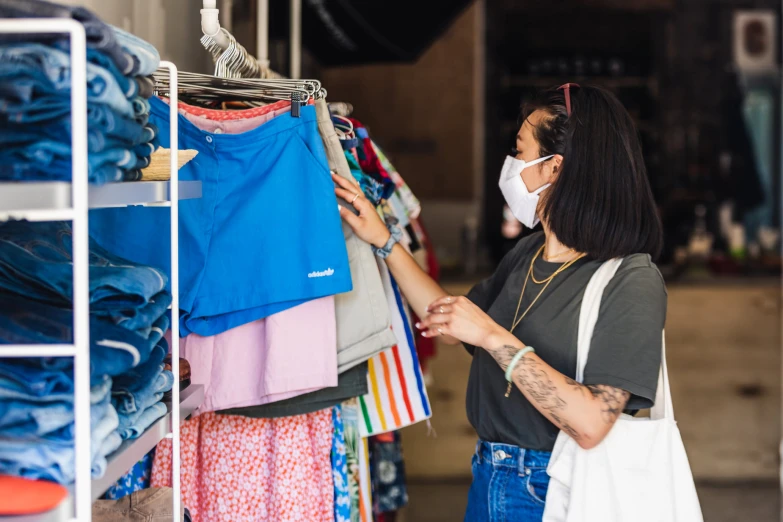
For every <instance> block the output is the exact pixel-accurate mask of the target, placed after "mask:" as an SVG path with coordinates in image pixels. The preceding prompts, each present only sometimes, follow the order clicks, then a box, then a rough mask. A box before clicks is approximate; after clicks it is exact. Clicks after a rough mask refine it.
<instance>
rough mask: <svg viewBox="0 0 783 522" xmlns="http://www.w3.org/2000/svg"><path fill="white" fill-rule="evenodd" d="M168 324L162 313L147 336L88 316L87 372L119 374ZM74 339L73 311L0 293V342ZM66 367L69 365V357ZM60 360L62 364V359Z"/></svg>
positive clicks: (99, 378)
mask: <svg viewBox="0 0 783 522" xmlns="http://www.w3.org/2000/svg"><path fill="white" fill-rule="evenodd" d="M168 326H169V318H168V316H166V315H163V316H161V317H160V318H159V319H158V321H157V322H156V324H155V328H156V330H154V331H153V332H151V333H150V334H149V336H148V337H143V336H141V335H139V334H138V333H137V332H135V331H130V330H127V329H125V328H122V327H119V326H115V325H113V324H111V323H110V322H108V321H106V320H103V319H100V318H98V317H95V316H94V315H92V314H91V316H90V376H91V379H92V382H93V383H100V382H103V376H104V375H111V376H115V375H120V374H122V373H124V372H126V371H128V370H129V369H130V368H133V367H134V366H136V365H138V364H140V363H143V362H144V361H146V360H147V358H149V355H150V352H151V351H152V348H153V347H154V346H155V344H157V343H158V341H159V340H160V338H161V334H160V333H159V331H164V332H165V330H166V329H167V328H168ZM72 341H73V311H72V310H66V309H62V308H56V307H53V306H47V305H45V304H42V303H39V302H36V301H30V300H28V299H25V298H23V297H19V296H9V295H8V294H0V344H28V343H34V344H61V343H70V342H72ZM23 361H25V362H26V363H27V364H31V365H36V364H37V365H39V367H45V365H47V364H49V361H51V358H49V359H46V358H45V359H33V358H29V359H23ZM62 361H69V362H68V366H66V368H72V367H73V366H72V364H73V363H72V360H71V359H63V360H62ZM59 364H64V363H63V362H61V363H59Z"/></svg>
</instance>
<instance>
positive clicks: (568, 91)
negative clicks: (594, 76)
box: [557, 83, 579, 116]
mask: <svg viewBox="0 0 783 522" xmlns="http://www.w3.org/2000/svg"><path fill="white" fill-rule="evenodd" d="M572 85H573V86H574V87H579V84H578V83H565V84H563V85H561V86H560V87H558V88H557V90H558V91H559V90H560V89H562V90H563V91H565V93H564V94H565V102H566V112H567V113H568V115H569V116H571V86H572Z"/></svg>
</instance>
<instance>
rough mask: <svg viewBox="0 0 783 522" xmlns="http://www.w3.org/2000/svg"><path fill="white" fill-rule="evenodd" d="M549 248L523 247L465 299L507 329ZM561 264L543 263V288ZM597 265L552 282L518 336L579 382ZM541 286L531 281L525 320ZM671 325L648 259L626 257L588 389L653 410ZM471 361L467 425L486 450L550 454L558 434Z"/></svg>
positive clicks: (605, 308) (593, 349)
mask: <svg viewBox="0 0 783 522" xmlns="http://www.w3.org/2000/svg"><path fill="white" fill-rule="evenodd" d="M543 244H544V235H543V233H537V234H533V235H531V236H528V237H526V238H524V239H522V240H520V241H519V243H518V244H517V246H516V247H515V248H514V250H512V251H511V252H509V253H508V255H506V257H504V258H503V260H502V261H501V262H500V265H499V266H498V269H497V271H496V272H495V273H494V274H493V275H492V276H491V277H490V278H489V279H486V280H485V281H482V282H481V283H479V284H478V285H476V286H475V287H473V289H472V290H471V291H470V292H469V293H468V295H467V297H468V299H470V300H471V301H473V302H474V303H475V304H476V305H477V306H479V307H480V308H481V309H482V310H484V311H485V312H487V314H489V316H490V317H492V319H494V320H495V322H497V323H498V324H499V325H501V326H503V327H505V328H507V329H508V328H510V327H511V323H512V322H513V319H514V313H515V311H516V309H517V303H518V302H519V294H520V292H521V291H522V284H523V283H524V281H525V276H526V275H527V271H528V269H529V268H530V262H531V260H532V259H533V256H534V255H535V253H536V252H537V251H538V249H539V248H540V247H541V245H543ZM560 265H561V263H548V262H546V261H544V260H543V257H542V256H539V258H538V260H537V261H536V263H535V266H534V268H533V275H534V276H535V277H536V279H538V280H539V281H540V280H542V279H544V278H546V277H548V276H549V275H551V274H552V273H554V271H555V270H557V268H558V267H560ZM599 266H601V262H600V261H595V260H591V259H588V258H583V259H581V260H579V261H577V262H576V263H575V264H574V265H572V266H571V267H569V268H568V269H567V270H565V271H564V272H562V273H560V274H559V275H557V276H555V278H554V279H553V280H552V282H551V283H550V285H549V287H547V289H546V290H545V291H544V293H543V294H541V297H539V298H538V301H536V303H535V305H534V306H533V308H532V309H531V310H530V312H528V314H527V316H525V318H524V319H523V320H522V322H521V323H520V324H519V326H517V328H516V330H515V331H514V335H515V336H516V337H517V338H518V339H520V340H521V341H522V342H524V343H525V344H526V345H528V346H532V347H534V348H535V350H536V354H538V355H539V356H540V357H541V358H542V359H543V360H544V361H546V362H547V363H549V364H550V365H551V366H552V367H553V368H555V369H556V370H557V371H559V372H561V373H563V374H565V375H567V376H569V377H571V378H574V377H575V375H576V343H577V329H578V324H579V312H580V308H581V305H582V297H583V295H584V291H585V287H586V286H587V283H588V282H589V281H590V278H591V277H592V275H593V273H594V272H595V271H596V270H597V269H598V267H599ZM542 288H543V285H538V284H535V283H533V281H532V280H530V281H528V284H527V288H526V290H525V296H524V298H523V299H522V306H521V307H520V312H519V313H520V314H522V312H524V310H525V309H526V308H527V307H528V306H530V303H531V302H532V301H533V299H535V297H536V295H538V293H539V292H540V291H541V289H542ZM665 319H666V287H665V285H664V282H663V277H661V274H660V272H659V271H658V268H657V267H656V266H655V264H654V263H653V262H652V260H651V259H650V256H649V255H647V254H634V255H631V256H628V257H626V258H625V259H624V260H623V263H622V265H620V268H619V269H618V270H617V273H616V275H615V276H614V278H613V279H612V280H611V281H610V282H609V285H608V286H607V287H606V290H604V294H603V299H602V301H601V309H600V312H599V315H598V322H597V323H596V325H595V331H594V332H593V339H592V343H591V346H590V355H589V357H588V361H587V366H586V367H585V376H584V384H606V385H609V386H614V387H617V388H621V389H623V390H626V391H628V392H630V393H631V398H630V401H629V403H628V406H627V407H628V409H629V410H638V409H643V408H649V407H651V406H652V403H653V401H654V399H655V390H656V386H657V382H658V369H659V367H660V363H661V331H662V330H663V326H664V321H665ZM466 348H467V349H468V351H469V352H470V353H471V354H473V363H472V365H471V368H470V377H469V379H468V393H467V411H468V419H469V420H470V423H471V424H472V425H473V427H474V428H475V429H476V432H477V433H478V435H479V437H480V438H481V439H483V440H486V441H489V442H501V443H505V444H514V445H516V446H520V447H523V448H527V449H533V450H542V451H551V450H552V448H553V446H554V444H555V439H556V438H557V434H558V428H557V427H555V425H554V424H552V423H551V422H549V421H548V420H547V419H546V418H545V417H544V416H543V415H541V413H539V412H538V410H536V408H535V407H534V406H533V405H532V404H531V403H530V402H529V401H528V400H527V399H526V398H525V397H524V395H522V392H520V391H519V389H517V388H516V387H515V388H514V389H513V390H512V392H511V395H510V397H508V398H506V397H505V393H506V386H507V382H506V379H505V376H504V372H503V371H502V370H501V369H500V366H498V364H497V362H495V360H494V359H493V358H492V356H491V355H489V353H487V352H486V351H485V350H482V349H479V348H475V347H473V346H466Z"/></svg>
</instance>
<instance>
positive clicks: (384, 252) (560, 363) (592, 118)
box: [334, 84, 667, 522]
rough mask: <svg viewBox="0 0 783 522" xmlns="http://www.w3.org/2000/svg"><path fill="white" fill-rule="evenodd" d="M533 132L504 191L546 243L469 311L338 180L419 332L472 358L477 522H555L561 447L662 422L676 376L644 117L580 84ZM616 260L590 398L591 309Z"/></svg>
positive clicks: (526, 248) (354, 221) (473, 516)
mask: <svg viewBox="0 0 783 522" xmlns="http://www.w3.org/2000/svg"><path fill="white" fill-rule="evenodd" d="M522 116H523V123H522V125H521V127H520V129H519V133H518V134H517V139H516V149H515V150H514V151H513V156H509V157H508V158H506V162H505V164H504V166H503V169H502V172H501V175H500V189H501V191H502V192H503V196H504V198H505V200H506V203H507V205H508V207H509V209H510V211H511V212H512V213H513V214H514V216H515V217H516V218H517V219H518V220H519V221H520V222H521V223H522V224H523V225H524V226H526V227H528V228H532V227H534V226H535V225H536V224H537V223H538V222H539V220H540V221H541V223H542V225H543V232H538V233H534V234H532V235H529V236H527V237H525V238H523V239H521V240H520V241H519V242H518V244H517V245H516V247H515V248H514V249H513V250H512V251H511V252H509V253H508V254H507V255H506V256H505V257H504V258H503V260H502V261H501V263H500V265H499V266H498V268H497V270H496V271H495V273H494V274H493V275H492V276H491V277H490V278H488V279H486V280H485V281H483V282H481V283H479V284H478V285H476V286H475V287H474V288H473V289H472V290H471V291H470V292H469V293H468V295H467V296H465V297H455V296H450V295H448V294H447V292H445V291H444V290H443V289H442V288H441V287H440V286H438V284H437V283H436V282H435V281H433V280H432V279H431V278H430V277H429V276H428V275H427V274H426V273H425V272H423V271H422V270H421V269H420V268H419V266H418V265H417V264H416V261H414V259H413V258H412V257H411V256H410V255H409V254H408V252H407V251H406V250H405V249H404V248H403V247H402V246H400V245H398V244H396V243H395V234H393V233H392V232H393V231H392V232H390V231H389V230H388V229H387V227H386V225H385V224H384V222H383V221H382V220H381V219H380V217H379V216H378V214H377V212H376V211H375V208H374V207H373V205H372V203H370V202H369V201H368V200H367V199H366V198H365V197H364V196H363V195H362V193H361V190H360V189H359V187H358V186H354V185H352V184H351V183H350V182H349V181H346V180H344V179H342V178H338V177H334V181H335V183H336V184H337V185H338V187H337V188H336V189H335V190H336V192H337V195H338V196H340V197H342V198H344V199H346V200H347V201H353V202H354V206H355V207H356V210H357V211H358V215H354V214H353V213H351V212H349V211H346V210H344V209H343V208H342V207H341V209H340V212H341V215H342V216H343V219H344V220H345V221H346V222H347V223H348V224H349V225H350V226H351V227H352V228H353V229H354V231H355V232H356V234H357V235H359V236H360V237H361V238H362V239H364V240H365V241H367V242H368V243H370V244H372V245H373V246H374V247H375V250H376V253H378V254H379V255H380V256H381V257H385V258H386V263H387V265H388V267H389V269H390V270H391V273H392V274H393V276H394V278H395V279H396V280H397V283H398V284H399V286H400V288H401V290H402V292H403V293H404V295H405V296H406V298H407V299H408V301H409V303H410V305H411V307H412V308H413V310H414V311H415V313H416V315H418V316H419V317H422V318H424V319H422V321H421V322H420V323H418V324H417V325H416V327H417V328H419V329H420V330H422V332H423V335H424V336H426V337H440V338H441V339H442V341H443V342H444V343H446V344H458V343H460V342H462V343H463V344H464V345H465V347H466V349H467V350H468V352H469V353H470V354H471V355H472V357H473V362H472V365H471V370H470V377H469V379H468V383H467V412H468V418H469V420H470V422H471V424H472V425H473V427H474V428H475V429H476V432H477V433H478V436H479V441H478V443H477V445H476V452H475V455H474V457H473V462H472V473H473V483H472V485H471V488H470V492H469V496H468V507H467V513H466V515H465V520H467V521H501V520H515V521H525V522H533V521H540V520H541V519H542V516H543V512H544V506H545V503H546V494H547V488H548V484H549V476H548V475H547V472H546V468H547V464H548V463H549V459H550V456H551V451H552V448H553V446H554V443H555V439H556V438H557V435H558V433H559V431H560V430H562V431H564V432H565V433H567V434H568V435H569V436H571V437H572V438H573V439H575V440H576V442H577V443H578V444H579V445H580V446H582V447H583V448H592V447H594V446H596V445H597V444H599V443H600V442H601V441H602V440H603V439H604V437H605V436H606V435H607V433H608V432H609V430H610V429H611V428H612V426H613V425H614V423H615V421H616V420H617V418H618V416H619V415H620V414H621V413H623V412H624V411H625V412H628V413H631V414H633V413H635V412H636V411H637V410H639V409H643V408H649V407H651V406H652V404H653V401H654V399H655V392H656V386H657V381H658V371H659V367H660V362H661V331H662V329H663V326H664V320H665V317H666V298H667V296H666V288H665V286H664V282H663V278H662V277H661V274H660V272H659V271H658V269H657V267H656V266H655V264H654V263H653V260H654V259H655V258H656V257H657V256H658V254H659V253H660V251H661V246H662V233H661V224H660V220H659V217H658V213H657V211H656V207H655V202H654V200H653V195H652V191H651V189H650V185H649V181H648V178H647V173H646V171H645V166H644V161H643V158H642V152H641V147H640V144H639V139H638V135H637V132H636V129H635V128H634V124H633V122H632V120H631V117H630V116H629V114H628V112H627V111H626V110H625V108H624V107H623V106H622V104H621V103H620V102H619V101H618V100H617V98H616V97H615V96H614V95H613V94H611V93H609V92H608V91H605V90H603V89H600V88H596V87H587V86H585V87H579V86H577V85H575V84H566V85H564V86H562V87H560V88H558V89H552V90H549V91H546V92H544V93H542V94H541V95H540V96H539V97H538V98H537V99H535V100H533V101H532V102H530V103H528V104H527V105H526V106H525V107H524V108H523V114H522ZM617 257H622V258H624V260H623V262H622V265H621V266H620V268H619V270H618V271H617V274H616V275H615V277H614V278H613V279H612V280H611V282H610V283H609V285H608V286H607V287H606V290H605V292H604V295H603V299H602V301H601V308H600V313H599V318H598V322H597V324H596V327H595V331H594V334H593V338H592V343H591V350H590V357H589V360H588V363H587V366H586V368H585V374H584V380H583V381H584V382H583V383H577V382H575V381H574V378H575V374H576V353H577V329H578V323H579V313H580V306H581V301H582V296H583V294H584V291H585V287H586V286H587V284H588V282H589V281H590V278H591V277H592V275H593V273H594V272H595V271H596V270H597V269H598V267H599V266H601V264H602V263H603V262H604V261H606V260H608V259H612V258H617ZM466 465H467V463H466Z"/></svg>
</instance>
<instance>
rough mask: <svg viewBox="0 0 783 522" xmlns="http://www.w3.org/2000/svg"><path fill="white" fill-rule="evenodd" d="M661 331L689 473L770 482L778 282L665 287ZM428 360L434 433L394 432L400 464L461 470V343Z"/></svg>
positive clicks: (447, 474) (465, 459)
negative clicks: (666, 299)
mask: <svg viewBox="0 0 783 522" xmlns="http://www.w3.org/2000/svg"><path fill="white" fill-rule="evenodd" d="M468 288H469V287H468V286H464V285H463V286H454V287H451V288H449V290H450V291H451V292H453V293H456V294H460V293H464V292H466V291H467V290H468ZM666 339H667V354H668V357H667V358H668V361H669V373H670V377H671V381H672V393H673V396H674V405H675V413H676V417H677V421H678V425H679V427H680V431H681V432H682V436H683V439H684V441H685V445H686V448H687V450H688V455H689V458H690V461H691V466H692V468H693V472H694V475H695V476H696V478H697V479H715V480H776V479H777V477H778V445H779V443H780V424H781V387H780V380H781V328H780V292H779V290H778V289H777V288H776V287H775V286H772V285H770V286H767V287H742V286H736V287H686V286H672V287H670V288H669V308H668V315H667V327H666ZM431 367H432V373H433V378H434V383H433V384H432V385H431V386H430V387H429V395H430V399H431V401H432V408H433V412H434V417H433V419H432V427H433V429H434V431H435V433H436V434H437V437H434V436H431V435H428V429H427V426H426V425H424V424H419V425H416V426H412V427H410V428H408V429H406V430H404V432H403V446H404V451H405V463H406V467H407V472H408V474H409V476H410V477H411V478H414V479H416V478H418V479H434V478H438V479H441V478H463V477H467V476H469V475H470V457H471V454H472V452H473V448H474V446H475V442H476V435H475V432H474V431H473V429H472V428H471V426H470V424H468V421H467V418H466V416H465V386H466V382H467V378H468V370H469V367H470V357H469V356H468V355H467V352H465V350H464V349H462V347H451V346H440V347H439V348H438V356H437V357H436V358H435V359H434V360H433V361H432V362H431Z"/></svg>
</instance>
